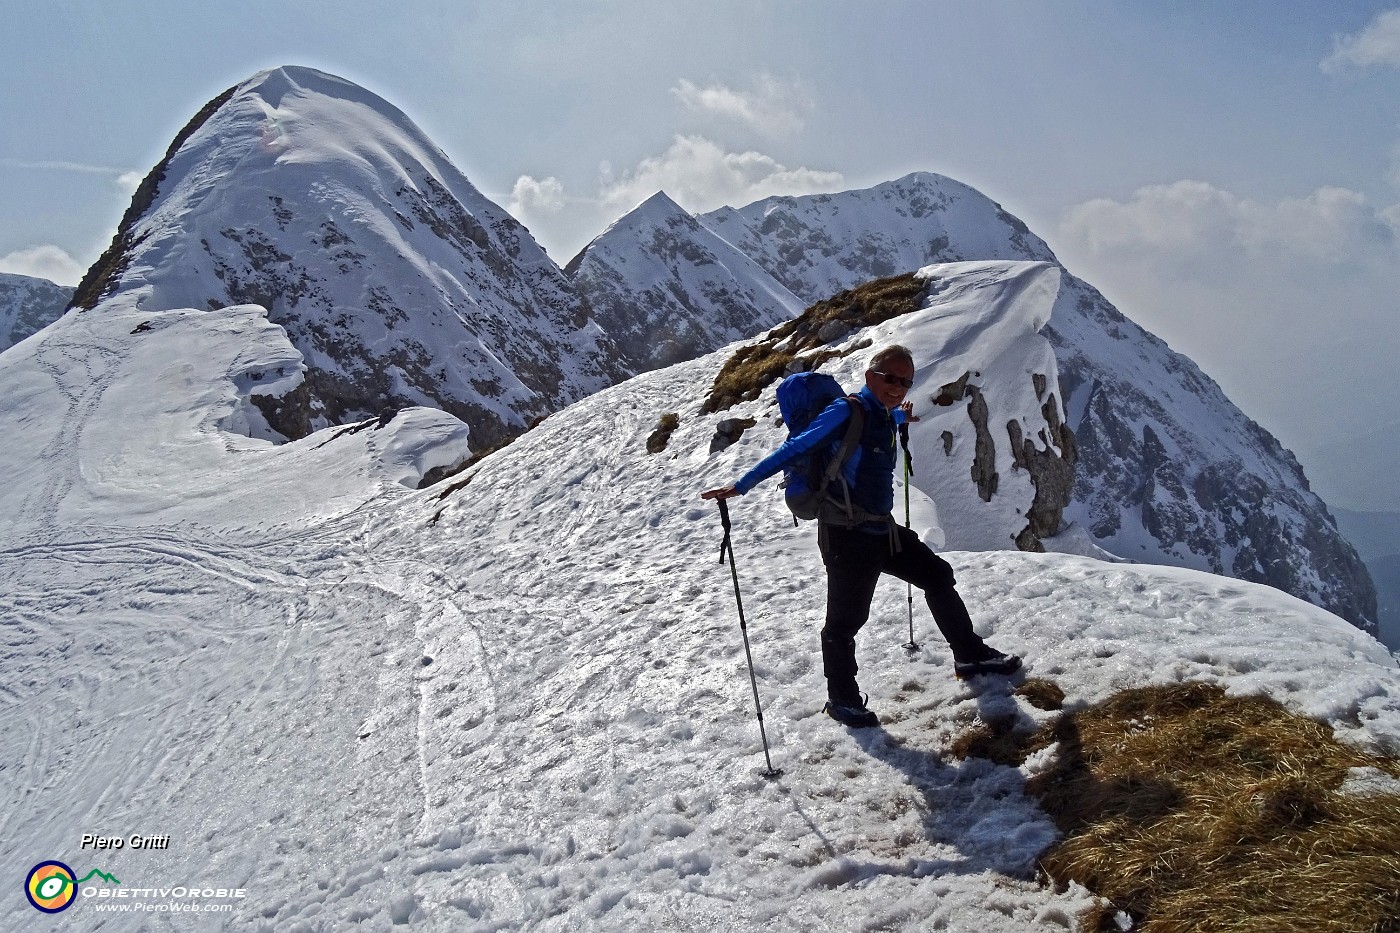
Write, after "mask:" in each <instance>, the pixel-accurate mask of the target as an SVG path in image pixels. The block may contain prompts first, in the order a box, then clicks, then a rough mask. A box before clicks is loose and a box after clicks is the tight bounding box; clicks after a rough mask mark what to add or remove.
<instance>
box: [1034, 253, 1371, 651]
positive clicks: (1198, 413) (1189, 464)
mask: <svg viewBox="0 0 1400 933" xmlns="http://www.w3.org/2000/svg"><path fill="white" fill-rule="evenodd" d="M1047 336H1048V337H1049V338H1050V340H1051V342H1052V343H1053V344H1054V345H1055V352H1056V356H1057V357H1058V359H1059V363H1060V384H1061V387H1062V388H1063V390H1064V392H1065V395H1066V398H1067V399H1068V404H1067V409H1068V411H1069V412H1070V413H1071V419H1070V420H1071V423H1072V425H1073V427H1074V434H1075V439H1076V442H1077V444H1078V452H1079V457H1080V469H1079V472H1078V475H1077V478H1076V480H1075V485H1074V494H1073V501H1072V504H1071V506H1070V508H1069V509H1068V510H1067V511H1066V517H1067V518H1069V519H1070V520H1073V521H1076V522H1079V523H1080V524H1082V525H1083V526H1084V527H1086V528H1088V529H1089V531H1090V532H1091V534H1092V535H1093V537H1094V539H1095V541H1096V542H1097V543H1098V544H1099V545H1100V546H1101V547H1103V548H1105V549H1106V550H1108V551H1110V552H1112V553H1115V554H1120V555H1122V556H1124V557H1127V558H1129V559H1137V560H1150V561H1152V562H1160V563H1172V564H1179V565H1182V566H1188V567H1194V568H1197V569H1201V570H1209V571H1212V572H1214V573H1219V574H1224V575H1227V576H1232V577H1237V578H1239V579H1242V580H1251V581H1254V582H1257V583H1267V584H1270V585H1272V586H1275V587H1277V588H1279V589H1281V590H1284V591H1286V592H1289V593H1292V594H1293V595H1295V596H1299V597H1301V598H1303V599H1307V600H1308V601H1310V602H1313V603H1316V604H1317V605H1320V606H1323V607H1325V608H1327V609H1329V610H1331V611H1332V612H1335V613H1337V614H1338V615H1340V616H1342V617H1343V618H1345V619H1348V620H1349V621H1351V622H1353V623H1355V624H1358V625H1360V626H1361V627H1363V628H1366V629H1367V630H1368V631H1371V630H1372V623H1373V622H1374V620H1375V619H1376V597H1375V588H1374V586H1373V585H1372V583H1371V578H1370V575H1369V573H1368V572H1367V570H1366V567H1365V564H1364V563H1363V562H1362V561H1361V558H1360V556H1359V555H1357V553H1356V551H1355V549H1354V548H1353V547H1352V546H1351V544H1350V543H1349V542H1347V540H1346V539H1345V538H1344V537H1343V536H1342V534H1341V533H1340V532H1339V531H1338V529H1337V526H1336V523H1335V521H1334V520H1333V518H1332V516H1331V515H1330V513H1329V512H1328V511H1327V508H1326V506H1325V505H1324V504H1323V502H1322V501H1321V500H1320V499H1319V498H1318V497H1317V495H1316V494H1315V493H1313V492H1312V490H1311V488H1310V487H1309V485H1308V481H1307V478H1306V476H1304V474H1303V470H1302V467H1301V466H1299V464H1298V461H1297V460H1296V459H1294V457H1293V455H1292V454H1291V453H1289V452H1288V451H1287V450H1285V449H1283V447H1282V446H1281V445H1280V444H1279V442H1278V441H1277V440H1276V439H1275V438H1274V437H1273V436H1272V435H1270V434H1269V433H1268V432H1267V431H1266V430H1264V429H1263V428H1262V427H1260V426H1259V425H1258V424H1256V423H1255V422H1253V421H1251V420H1250V419H1249V418H1248V417H1246V416H1245V415H1244V413H1243V412H1241V411H1240V410H1239V409H1238V408H1236V407H1235V406H1234V405H1233V404H1231V403H1230V401H1229V399H1227V398H1226V397H1225V394H1224V392H1222V391H1221V389H1220V387H1219V386H1218V385H1217V384H1216V383H1215V382H1214V381H1213V380H1211V379H1210V378H1209V377H1208V376H1206V375H1205V374H1204V373H1202V372H1201V371H1200V369H1199V368H1198V367H1197V366H1196V365H1195V364H1194V363H1192V362H1191V361H1190V360H1189V359H1187V358H1186V357H1184V356H1182V355H1180V354H1178V353H1174V352H1172V351H1171V349H1170V348H1168V347H1167V345H1166V344H1165V343H1163V342H1162V341H1161V340H1160V339H1158V338H1156V337H1154V336H1152V335H1151V334H1149V333H1147V332H1146V331H1144V330H1142V328H1140V327H1138V326H1137V325H1136V324H1134V323H1133V322H1132V321H1130V320H1128V319H1127V318H1125V317H1123V315H1122V314H1121V313H1119V312H1118V311H1117V309H1115V308H1114V307H1113V306H1112V305H1111V304H1110V303H1109V302H1108V301H1107V300H1106V299H1104V298H1103V296H1102V295H1100V294H1099V293H1098V292H1097V291H1095V290H1094V289H1093V288H1092V287H1091V286H1089V285H1088V284H1087V283H1084V282H1083V281H1081V280H1078V279H1075V278H1073V277H1072V276H1067V277H1066V286H1065V290H1064V292H1063V293H1062V294H1061V296H1060V301H1059V303H1057V305H1056V308H1055V313H1054V315H1053V317H1052V319H1051V324H1050V327H1049V328H1048V329H1047Z"/></svg>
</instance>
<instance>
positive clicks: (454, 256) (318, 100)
mask: <svg viewBox="0 0 1400 933" xmlns="http://www.w3.org/2000/svg"><path fill="white" fill-rule="evenodd" d="M142 189H143V190H142V191H140V192H138V195H137V198H136V199H135V200H134V201H133V204H132V209H131V210H130V211H129V212H128V215H127V217H126V218H125V219H124V220H123V223H122V227H121V229H120V230H119V232H118V235H117V238H116V239H115V240H114V242H113V245H112V248H111V249H110V250H109V251H108V254H107V255H105V256H104V257H103V259H102V260H101V261H100V262H99V263H98V266H97V267H95V268H94V272H93V273H90V276H89V281H85V282H84V284H83V286H82V287H80V289H79V298H78V303H80V304H81V305H82V306H84V307H89V308H92V307H95V306H97V304H98V303H99V302H100V301H104V300H105V301H113V300H120V301H121V303H122V304H123V306H127V307H136V308H139V309H141V310H145V311H164V310H170V309H177V308H199V309H207V310H217V309H220V308H224V307H228V306H231V305H238V304H256V305H261V306H262V307H265V308H266V309H267V310H268V313H269V319H270V320H271V321H272V322H274V323H276V324H280V325H281V326H283V327H284V328H285V329H286V330H287V332H288V334H289V336H290V337H291V340H292V342H293V344H294V345H295V346H296V347H297V348H298V349H299V350H300V351H301V352H302V354H303V355H304V356H305V359H306V364H307V372H306V378H305V381H304V382H303V383H302V385H301V386H300V387H299V388H298V389H297V390H295V392H294V393H293V394H291V395H289V396H285V397H283V398H282V399H280V400H267V401H265V408H266V409H267V413H268V418H269V421H270V423H271V424H272V425H273V426H274V427H275V428H276V429H277V430H278V431H279V432H281V433H282V434H283V435H285V436H288V437H295V436H301V435H304V434H306V433H308V432H309V431H311V430H312V429H314V428H316V427H320V426H324V425H326V424H333V423H343V422H347V421H354V420H359V419H361V418H364V417H367V416H371V415H377V414H379V413H381V412H383V411H385V410H386V409H388V410H396V409H400V408H404V407H409V406H412V405H420V404H431V405H434V406H436V407H440V408H442V409H444V410H446V411H448V412H450V413H452V414H454V415H456V416H457V417H459V418H460V419H462V420H463V421H465V422H466V423H467V424H468V425H470V426H471V428H472V432H473V445H474V446H477V447H484V446H488V445H490V444H493V443H496V442H499V441H500V440H503V439H504V438H506V437H509V436H512V435H514V434H518V433H519V432H520V431H521V430H523V429H524V428H525V427H526V426H527V425H528V424H529V423H530V422H531V421H533V420H535V419H537V418H539V417H541V416H543V415H545V414H548V413H549V412H551V411H554V410H557V409H558V408H559V407H561V406H562V405H564V404H566V403H567V402H569V401H571V400H573V399H576V398H579V397H581V396H583V395H585V394H587V393H589V392H592V391H595V390H597V389H598V388H600V387H602V386H603V385H606V384H608V383H610V382H612V381H615V380H616V379H617V378H619V377H620V376H622V375H625V374H626V372H625V371H623V370H620V369H619V368H618V367H617V365H616V361H615V359H614V357H615V353H614V352H613V350H612V349H611V346H610V344H609V343H608V340H607V338H606V335H604V334H603V333H602V332H600V331H599V329H598V328H597V327H596V326H594V325H592V324H590V323H589V322H588V320H587V318H586V317H585V316H584V315H583V314H582V313H581V309H580V307H579V302H578V300H577V298H576V297H575V295H574V294H573V291H572V288H571V286H570V284H569V282H568V280H567V279H566V278H565V276H564V275H563V273H562V272H561V270H560V269H559V268H558V266H556V265H555V264H554V263H553V262H552V261H551V260H550V259H549V258H548V256H547V255H546V254H545V253H544V251H543V250H542V249H541V248H540V246H539V245H538V244H537V243H536V242H535V241H534V240H533V238H531V236H530V234H529V232H528V231H527V230H526V229H525V228H524V227H523V226H522V225H521V224H520V223H519V222H518V221H516V220H515V219H514V218H513V217H511V216H510V215H509V214H508V213H506V212H505V211H504V210H503V209H501V208H500V207H499V206H498V205H496V204H494V203H492V202H491V201H490V200H489V199H487V198H485V197H484V196H483V195H482V194H481V193H480V192H479V191H478V190H477V189H476V188H475V187H474V186H473V185H472V184H471V183H470V182H469V181H468V180H467V179H466V178H465V177H464V176H463V175H462V174H461V172H459V171H458V170H457V169H456V167H455V166H453V165H452V163H451V162H450V161H449V160H448V159H447V157H446V156H445V155H444V154H443V153H442V151H441V150H440V149H439V148H438V147H437V146H435V145H433V143H432V142H431V141H430V140H429V139H428V138H427V137H426V136H425V135H424V134H423V133H422V131H421V130H419V129H418V128H417V127H416V126H415V125H414V124H413V123H412V121H411V120H409V118H408V117H407V116H405V115H404V114H403V113H402V112H401V111H399V110H398V109H397V108H395V107H394V106H392V105H391V104H389V103H388V102H386V101H384V100H383V99H381V98H379V97H378V96H376V95H374V94H372V93H371V92H369V91H367V90H365V89H363V88H361V87H358V86H357V85H355V84H353V83H351V82H349V81H346V80H344V79H342V78H338V77H335V76H333V75H328V74H324V73H322V72H319V71H316V70H314V69H310V68H298V67H283V68H275V69H271V70H268V71H264V72H261V73H259V74H258V75H255V76H253V77H252V78H250V79H249V80H248V81H245V82H244V83H242V84H240V85H238V86H237V87H235V88H232V89H230V90H229V91H227V92H225V93H224V94H222V95H220V96H219V97H218V98H216V99H215V100H214V101H211V102H210V105H209V106H207V107H206V108H205V109H204V110H203V111H201V113H200V114H199V115H198V116H197V117H196V119H195V120H194V121H192V122H191V124H190V126H188V127H187V128H186V130H185V131H183V132H182V133H181V134H180V136H179V137H177V139H176V141H175V144H174V145H172V147H171V151H170V153H169V154H168V155H167V157H166V159H165V160H164V161H163V162H162V163H161V164H160V165H159V166H157V167H156V169H155V170H153V172H152V173H151V176H150V177H149V178H148V179H147V182H146V184H144V185H143V186H142Z"/></svg>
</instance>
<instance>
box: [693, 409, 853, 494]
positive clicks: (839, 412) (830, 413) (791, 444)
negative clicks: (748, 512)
mask: <svg viewBox="0 0 1400 933" xmlns="http://www.w3.org/2000/svg"><path fill="white" fill-rule="evenodd" d="M850 417H851V406H850V404H849V403H847V401H846V400H845V399H844V398H838V399H836V400H835V401H834V402H832V403H831V404H830V405H828V406H826V407H825V408H823V409H822V411H821V414H819V415H817V417H816V418H814V419H812V423H811V424H809V425H808V426H807V430H805V431H803V432H802V433H801V434H796V435H793V436H792V437H790V438H788V439H787V440H786V441H784V442H783V444H782V446H781V447H779V448H778V449H777V450H775V451H773V452H772V453H771V454H769V455H768V456H766V457H764V458H763V459H762V460H760V461H759V462H758V463H757V465H755V466H754V468H753V469H751V470H749V471H748V472H747V473H745V474H744V475H743V476H742V477H741V478H740V479H739V480H738V482H736V483H734V485H732V486H721V487H719V488H718V489H710V490H706V491H705V492H702V493H701V494H700V498H702V499H728V498H730V497H731V496H742V495H743V494H744V493H746V492H748V491H749V490H750V489H752V488H754V487H755V486H757V485H758V484H759V483H761V482H763V481H764V480H765V479H767V478H768V477H770V476H772V475H773V474H775V473H777V472H779V471H780V470H782V468H783V467H785V466H787V465H788V464H789V463H791V462H792V461H793V460H796V459H797V458H798V457H800V456H802V455H803V454H805V453H808V452H809V451H811V450H813V449H815V448H817V447H820V446H821V445H822V444H824V443H829V442H830V441H831V440H833V439H834V438H835V435H836V434H837V432H839V431H841V430H842V429H843V428H844V426H845V424H846V420H847V419H848V418H850Z"/></svg>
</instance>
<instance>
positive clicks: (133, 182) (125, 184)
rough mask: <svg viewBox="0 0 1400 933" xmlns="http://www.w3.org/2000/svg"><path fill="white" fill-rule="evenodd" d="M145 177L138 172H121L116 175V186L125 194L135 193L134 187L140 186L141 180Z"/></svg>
mask: <svg viewBox="0 0 1400 933" xmlns="http://www.w3.org/2000/svg"><path fill="white" fill-rule="evenodd" d="M145 177H146V176H144V175H142V174H141V173H140V172H122V173H121V174H120V175H118V176H117V179H116V180H117V187H118V188H120V189H122V190H123V191H125V192H126V193H127V194H135V193H136V189H137V188H139V187H140V186H141V180H142V179H143V178H145Z"/></svg>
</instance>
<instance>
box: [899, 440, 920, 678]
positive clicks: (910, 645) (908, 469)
mask: <svg viewBox="0 0 1400 933" xmlns="http://www.w3.org/2000/svg"><path fill="white" fill-rule="evenodd" d="M899 442H900V444H902V445H903V447H904V527H905V528H909V527H910V519H909V476H910V474H911V473H912V472H913V467H914V458H913V457H912V456H910V454H909V422H907V421H906V422H904V423H903V424H901V425H900V426H899ZM905 586H906V587H907V588H908V593H909V641H907V642H906V643H905V644H904V650H905V651H918V650H919V644H918V642H916V641H914V584H912V583H906V584H905Z"/></svg>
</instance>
